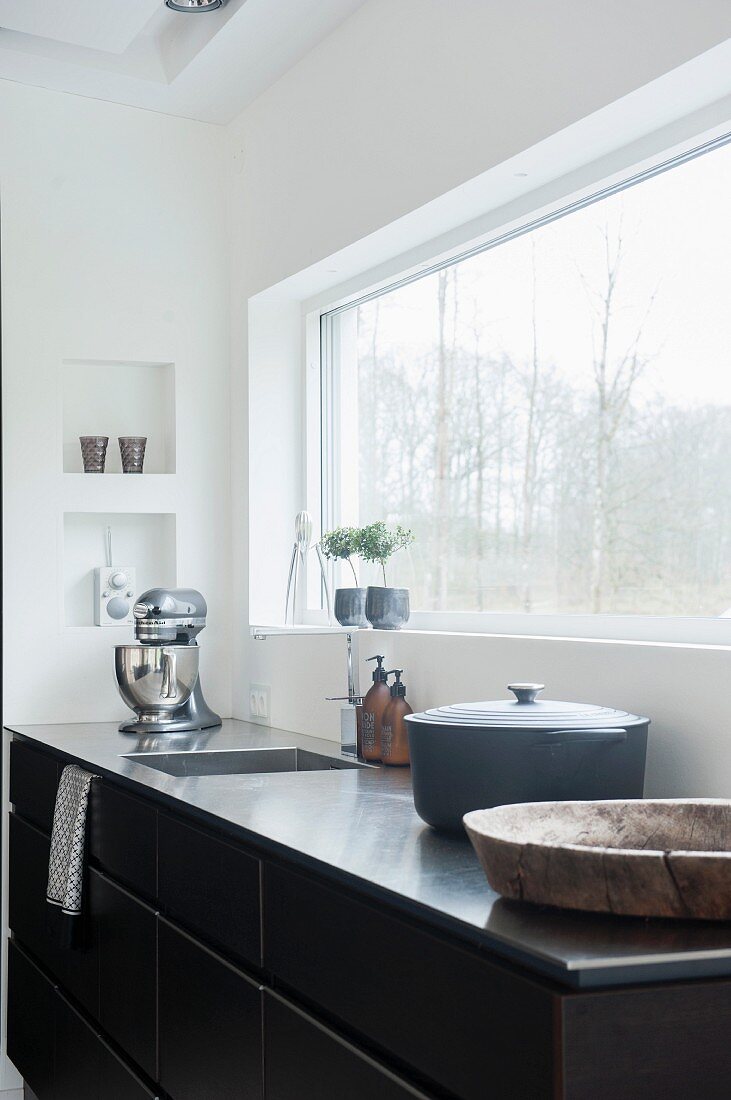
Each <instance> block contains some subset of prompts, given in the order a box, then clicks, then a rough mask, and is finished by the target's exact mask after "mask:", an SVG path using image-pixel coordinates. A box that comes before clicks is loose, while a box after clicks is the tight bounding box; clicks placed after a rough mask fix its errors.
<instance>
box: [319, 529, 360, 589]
mask: <svg viewBox="0 0 731 1100" xmlns="http://www.w3.org/2000/svg"><path fill="white" fill-rule="evenodd" d="M360 536H361V532H360V529H359V528H358V527H336V528H335V530H334V531H328V532H327V533H326V534H324V535H323V536H322V538H321V539H320V546H321V548H322V552H323V554H324V555H325V557H326V558H328V560H329V561H347V563H348V565H349V566H350V568H351V571H352V573H353V579H354V581H355V586H356V588H357V587H358V576H357V574H356V572H355V566H354V565H353V562H352V561H351V558H352V556H353V555H354V554H358V553H359V550H360Z"/></svg>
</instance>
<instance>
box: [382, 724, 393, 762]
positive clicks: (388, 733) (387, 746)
mask: <svg viewBox="0 0 731 1100" xmlns="http://www.w3.org/2000/svg"><path fill="white" fill-rule="evenodd" d="M392 740H393V730H392V729H391V727H390V726H381V757H382V758H383V759H384V760H385V758H386V757H387V756H390V755H391V742H392Z"/></svg>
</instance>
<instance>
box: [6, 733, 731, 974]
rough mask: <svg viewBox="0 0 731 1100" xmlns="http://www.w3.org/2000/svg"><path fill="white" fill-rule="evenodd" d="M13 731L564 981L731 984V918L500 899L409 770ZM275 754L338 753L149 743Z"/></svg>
mask: <svg viewBox="0 0 731 1100" xmlns="http://www.w3.org/2000/svg"><path fill="white" fill-rule="evenodd" d="M8 728H9V729H10V730H11V731H12V732H15V733H18V734H20V735H21V736H23V737H27V738H29V739H31V740H34V741H37V742H38V743H39V744H41V745H45V746H46V747H48V748H50V749H56V750H58V751H59V752H63V753H66V754H68V755H70V756H72V757H74V758H75V760H77V761H78V762H79V763H81V764H83V765H86V766H87V767H88V768H90V769H92V770H94V771H97V772H100V773H102V774H105V775H108V776H111V777H114V778H117V779H119V780H120V781H121V782H122V783H124V784H125V785H129V784H137V785H138V786H139V787H140V788H141V789H142V792H145V793H147V794H149V795H151V796H153V797H157V798H158V799H159V800H160V801H163V802H166V803H167V804H168V805H170V806H172V807H174V806H175V803H180V804H182V806H186V807H188V808H189V810H190V811H191V812H193V813H194V814H195V815H196V816H197V817H199V819H200V820H201V821H205V820H208V821H209V822H210V823H212V824H215V825H216V826H217V827H218V828H221V829H223V830H225V831H227V832H230V833H231V834H232V835H234V836H238V837H240V838H241V839H243V840H247V841H249V842H251V843H253V844H255V845H256V846H257V847H259V848H262V849H264V850H265V851H267V850H268V851H272V852H278V853H281V854H282V855H284V856H287V857H288V858H290V859H293V860H294V861H295V862H298V863H300V864H301V865H303V866H310V867H312V868H314V869H316V870H317V871H319V872H320V873H321V874H323V875H325V876H327V877H330V878H333V879H337V880H340V881H347V882H348V883H349V884H350V885H351V886H352V887H353V888H356V889H360V890H361V891H363V892H365V893H367V894H369V895H371V897H375V898H380V899H381V900H383V901H386V902H388V903H389V904H390V905H392V906H394V907H395V908H397V909H400V910H402V911H405V912H408V913H409V914H410V915H411V916H412V917H418V918H420V919H421V920H422V921H423V922H424V924H425V925H432V926H434V927H436V928H439V929H441V930H443V931H446V932H450V933H452V934H453V935H455V936H457V937H459V938H460V939H463V940H465V941H468V942H470V943H472V944H476V945H478V946H479V947H481V948H484V949H486V950H490V951H494V952H495V953H496V954H499V955H502V956H504V957H507V958H509V959H511V960H512V961H513V962H515V963H518V964H519V965H521V966H524V967H527V968H529V969H531V970H534V971H537V972H539V973H542V974H545V975H547V976H549V977H551V978H553V979H554V980H556V981H559V982H561V983H562V984H565V985H569V986H574V987H599V986H609V985H618V984H627V983H635V982H656V981H667V980H671V979H684V978H685V979H688V978H700V977H707V976H720V975H731V924H729V923H721V924H719V923H713V922H708V923H705V922H703V923H700V922H691V921H670V920H644V919H639V918H632V917H613V916H603V915H596V914H582V913H573V912H564V911H561V910H550V909H544V908H539V907H536V906H532V905H530V904H528V903H522V902H512V901H507V900H506V899H504V898H500V897H498V895H496V894H495V893H494V892H493V891H492V890H491V889H490V887H489V886H488V885H487V882H486V880H485V878H484V875H483V873H482V870H481V868H480V866H479V864H478V862H477V859H476V857H475V855H474V853H473V851H472V848H471V846H470V844H469V841H468V840H467V838H466V837H465V838H464V839H463V838H460V837H445V836H441V835H439V834H438V833H435V832H434V830H432V829H430V828H429V827H428V826H427V825H425V824H424V823H423V822H422V821H421V819H420V818H419V817H418V816H417V814H416V811H415V810H414V805H413V801H412V797H411V783H410V773H409V771H408V769H390V768H375V769H369V770H361V769H358V770H348V771H322V772H283V773H269V774H259V775H224V776H195V777H186V778H176V777H173V776H169V775H166V774H165V773H163V772H159V771H156V770H155V769H153V768H148V767H145V766H144V765H141V764H136V763H133V762H131V761H128V760H125V759H123V758H122V754H123V753H130V752H139V751H142V750H143V749H144V748H145V744H144V739H143V738H138V737H136V736H134V735H129V734H121V733H119V732H118V730H117V727H116V725H115V724H114V723H90V724H78V725H76V724H74V725H38V726H25V725H20V726H14V725H10V726H9V727H8ZM148 736H149V735H148ZM274 746H298V747H302V748H306V749H309V750H310V751H314V752H322V753H325V754H327V755H333V754H337V752H338V746H337V745H335V744H334V743H333V742H332V741H325V740H320V739H318V738H312V737H304V736H301V735H297V734H291V733H286V732H284V731H282V730H275V729H269V728H268V727H265V726H259V725H254V724H252V723H248V722H238V721H232V720H228V721H225V722H224V723H223V725H222V726H221V727H220V728H218V729H215V730H212V731H206V732H205V733H203V734H196V735H192V736H191V737H190V738H189V739H188V738H186V739H183V738H181V736H180V735H178V736H177V737H176V738H174V739H173V738H170V737H167V738H166V737H162V738H160V739H159V741H158V743H157V744H156V745H155V746H154V747H155V748H156V749H157V750H158V751H164V750H174V749H179V748H197V749H201V748H205V749H233V748H258V747H274Z"/></svg>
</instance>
